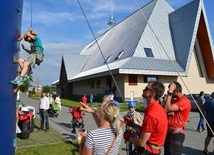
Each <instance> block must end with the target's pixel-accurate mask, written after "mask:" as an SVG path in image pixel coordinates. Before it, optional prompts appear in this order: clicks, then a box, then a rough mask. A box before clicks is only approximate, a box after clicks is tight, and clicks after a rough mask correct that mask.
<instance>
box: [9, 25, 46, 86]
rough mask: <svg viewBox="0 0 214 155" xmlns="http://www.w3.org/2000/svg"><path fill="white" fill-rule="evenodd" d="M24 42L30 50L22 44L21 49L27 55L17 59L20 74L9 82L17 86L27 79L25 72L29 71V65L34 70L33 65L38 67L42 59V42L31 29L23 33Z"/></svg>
mask: <svg viewBox="0 0 214 155" xmlns="http://www.w3.org/2000/svg"><path fill="white" fill-rule="evenodd" d="M24 40H25V41H28V42H29V43H30V44H31V50H29V49H26V48H25V46H24V45H23V44H22V48H23V49H24V50H25V51H26V52H27V53H28V55H27V56H25V57H23V58H19V59H18V64H19V67H20V68H21V74H20V75H19V76H17V77H16V78H15V79H14V80H12V81H11V83H12V84H15V85H19V86H20V85H22V84H23V81H25V80H27V79H29V75H28V74H27V72H28V71H29V70H31V65H32V67H33V68H35V64H37V65H40V63H41V62H42V61H43V57H44V53H43V46H42V42H41V40H40V39H39V38H38V37H37V34H36V32H35V31H33V29H32V28H30V29H29V31H27V32H25V34H24Z"/></svg>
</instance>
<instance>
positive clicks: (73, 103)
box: [32, 97, 143, 112]
mask: <svg viewBox="0 0 214 155" xmlns="http://www.w3.org/2000/svg"><path fill="white" fill-rule="evenodd" d="M32 98H34V99H39V98H38V97H32ZM79 102H80V101H79V99H76V98H74V99H65V98H61V103H62V105H64V106H67V107H76V106H81V104H80V103H79ZM99 104H100V102H93V103H92V105H93V107H97V106H98V105H99ZM142 107H143V103H137V107H136V110H137V111H143V108H142ZM127 111H128V104H127V103H121V104H120V112H127Z"/></svg>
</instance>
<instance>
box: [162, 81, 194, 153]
mask: <svg viewBox="0 0 214 155" xmlns="http://www.w3.org/2000/svg"><path fill="white" fill-rule="evenodd" d="M164 108H165V110H166V112H167V113H168V132H167V136H166V140H165V144H164V155H181V149H182V146H183V142H184V140H185V130H184V127H185V126H186V124H187V121H188V117H189V113H190V110H191V104H190V101H189V99H188V98H187V97H186V96H184V95H183V94H182V87H181V85H180V83H178V82H176V81H174V82H172V83H171V84H170V85H169V90H168V95H167V98H166V103H165V105H164Z"/></svg>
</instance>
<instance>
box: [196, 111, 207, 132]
mask: <svg viewBox="0 0 214 155" xmlns="http://www.w3.org/2000/svg"><path fill="white" fill-rule="evenodd" d="M199 115H200V120H199V122H198V127H197V131H201V128H202V130H205V128H204V117H203V116H202V114H201V113H200V112H199Z"/></svg>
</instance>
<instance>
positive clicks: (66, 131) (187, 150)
mask: <svg viewBox="0 0 214 155" xmlns="http://www.w3.org/2000/svg"><path fill="white" fill-rule="evenodd" d="M21 100H22V101H23V102H24V104H26V105H31V106H34V107H35V109H36V111H37V112H38V100H34V99H30V98H28V97H25V96H21ZM61 114H62V115H61V116H59V117H58V118H50V126H51V127H52V128H53V129H55V130H56V131H58V132H59V133H61V134H62V135H63V136H64V137H66V138H68V139H69V140H71V141H74V140H76V134H73V133H71V128H70V122H71V119H72V116H71V114H70V112H69V109H68V107H64V106H62V111H61ZM37 117H39V115H37ZM198 121H199V114H198V113H197V112H191V114H190V117H189V122H188V125H187V126H186V139H185V142H184V146H183V151H182V155H202V154H203V153H202V150H203V146H204V139H205V137H206V134H207V132H206V131H205V132H203V133H198V132H196V127H197V124H198ZM84 122H85V123H84V124H85V128H86V130H93V129H95V128H96V125H95V122H94V120H93V118H92V116H91V114H88V113H86V115H84ZM212 142H213V141H211V142H210V145H209V148H208V150H209V152H212V151H213V149H214V148H213V147H214V146H213V143H212ZM161 150H162V153H161V155H163V148H161ZM119 153H120V155H126V152H125V144H124V142H123V140H122V144H121V148H120V152H119Z"/></svg>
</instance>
